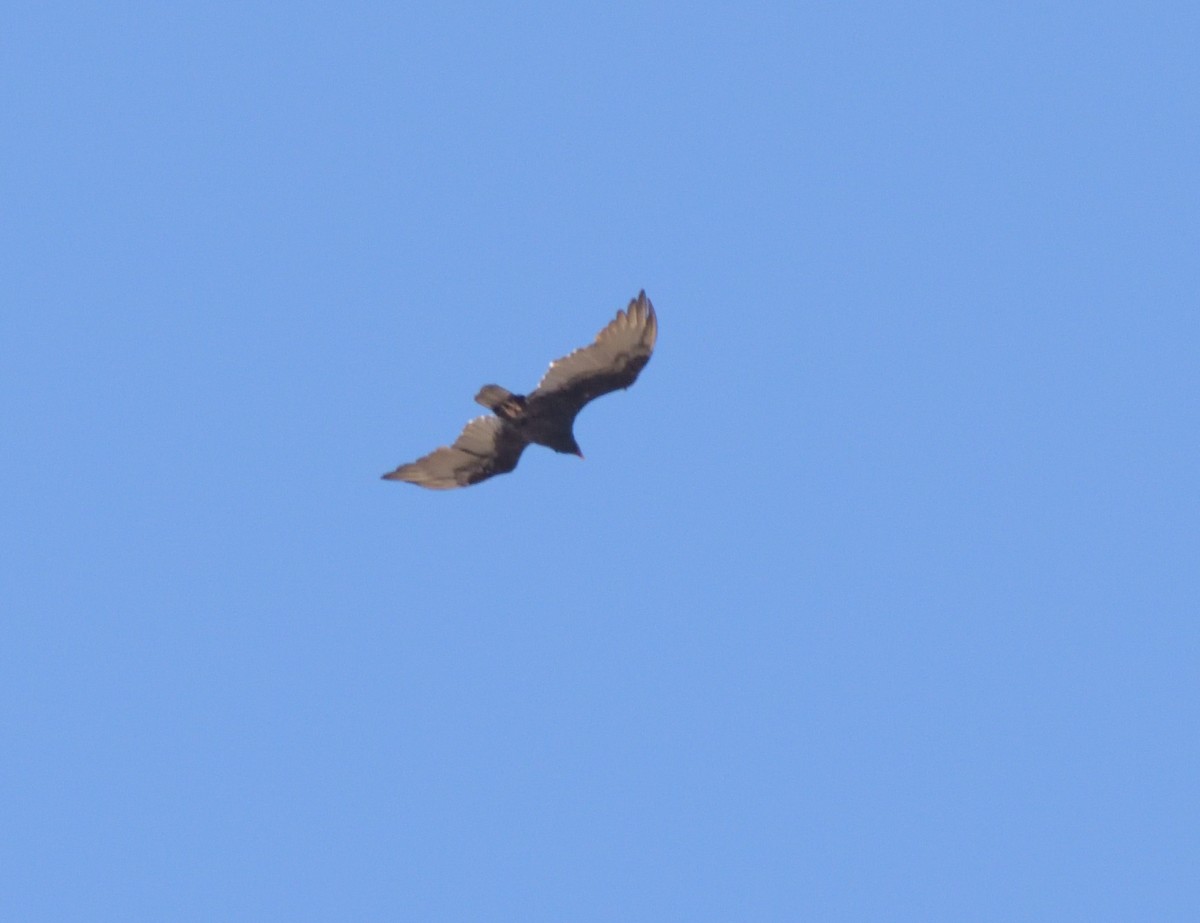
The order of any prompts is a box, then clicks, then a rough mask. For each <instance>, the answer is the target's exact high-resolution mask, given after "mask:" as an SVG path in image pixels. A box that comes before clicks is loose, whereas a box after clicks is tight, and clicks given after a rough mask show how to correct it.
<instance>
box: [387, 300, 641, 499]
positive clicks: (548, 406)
mask: <svg viewBox="0 0 1200 923" xmlns="http://www.w3.org/2000/svg"><path fill="white" fill-rule="evenodd" d="M657 338H658V318H657V317H656V316H655V314H654V305H652V304H651V303H650V299H649V298H647V297H646V293H645V292H640V293H639V294H638V296H637V298H635V299H633V300H632V301H631V302H629V307H627V308H626V309H625V310H624V311H618V312H617V316H616V318H614V319H613V321H612V322H611V323H609V325H608V326H607V327H605V328H604V329H603V330H601V331H600V333H599V334H598V335H597V336H596V342H594V343H592V344H591V345H590V346H585V347H583V348H582V349H577V350H575V352H573V353H571V354H570V355H569V356H565V357H564V358H562V359H559V360H557V361H556V362H551V363H550V368H549V369H548V370H547V371H546V374H545V375H544V376H542V380H541V381H540V382H538V386H537V387H536V388H535V389H534V390H533V391H532V392H531V393H529V394H513V393H512V392H511V391H508V390H507V389H505V388H502V387H500V386H499V385H484V386H483V387H482V388H481V389H480V390H479V393H478V394H476V395H475V400H476V402H477V403H480V404H482V405H483V406H484V407H486V408H488V409H489V410H490V411H492V416H482V417H476V418H475V419H474V420H472V421H471V422H470V423H468V424H467V426H466V428H465V429H464V430H463V431H462V434H461V435H460V436H459V437H458V439H456V440H455V441H454V444H453V445H448V446H442V447H441V448H439V449H435V450H434V451H433V452H430V453H429V454H428V455H426V456H425V457H424V458H418V459H417V460H416V461H415V462H411V463H409V464H407V465H401V466H400V467H399V468H397V469H396V470H395V471H392V472H390V473H388V474H385V475H384V476H383V477H384V480H388V481H408V482H409V483H410V484H419V485H420V486H421V487H429V488H432V489H435V490H446V489H449V488H451V487H466V486H467V485H469V484H478V483H479V482H480V481H486V480H487V479H488V478H490V477H493V476H494V475H497V474H507V473H508V472H509V471H512V470H513V469H514V468H515V467H517V462H518V461H519V460H520V458H521V453H522V452H523V451H525V446H527V445H529V444H530V443H531V442H533V443H537V444H538V445H544V446H546V447H547V448H551V449H553V450H554V451H555V452H563V453H566V454H570V455H578V456H579V457H580V458H583V452H581V451H580V450H579V443H577V442H576V441H575V433H574V427H575V417H576V416H577V415H578V414H579V411H581V410H582V409H583V408H584V406H585V405H586V404H587V403H588V402H589V401H591V400H593V399H594V398H597V397H600V395H602V394H608V393H609V392H610V391H616V390H617V389H618V388H628V387H629V386H630V385H631V384H633V383H634V382H635V381H637V377H638V373H639V372H641V370H642V369H643V368H645V365H646V363H647V362H649V361H650V354H651V353H652V352H653V351H654V341H655V340H656V339H657Z"/></svg>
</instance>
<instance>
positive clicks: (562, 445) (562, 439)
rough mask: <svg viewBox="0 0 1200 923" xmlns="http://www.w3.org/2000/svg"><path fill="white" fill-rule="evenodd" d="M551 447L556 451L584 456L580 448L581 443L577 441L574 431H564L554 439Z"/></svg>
mask: <svg viewBox="0 0 1200 923" xmlns="http://www.w3.org/2000/svg"><path fill="white" fill-rule="evenodd" d="M550 448H552V449H553V450H554V451H555V452H562V453H563V454H564V455H578V456H579V457H580V458H583V451H582V450H581V449H580V448H579V443H578V442H576V441H575V434H574V433H563V434H562V435H561V436H559V437H557V438H556V439H555V440H554V442H553V443H552V444H551V445H550Z"/></svg>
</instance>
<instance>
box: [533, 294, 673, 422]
mask: <svg viewBox="0 0 1200 923" xmlns="http://www.w3.org/2000/svg"><path fill="white" fill-rule="evenodd" d="M657 338H658V318H657V317H656V316H655V314H654V305H652V304H651V303H650V299H649V298H647V297H646V293H645V292H641V293H640V294H639V295H638V296H637V298H635V299H634V300H633V301H631V302H629V307H628V308H626V309H625V310H624V311H618V312H617V316H616V318H615V319H614V320H613V321H612V323H610V324H609V325H608V326H607V327H605V328H604V329H603V330H601V331H600V333H599V335H598V336H597V337H596V342H594V343H593V344H592V345H591V346H585V347H584V348H583V349H577V350H575V352H573V353H571V354H570V355H569V356H566V357H564V358H562V359H559V360H558V361H557V362H552V363H550V369H549V370H548V371H547V372H546V374H545V375H544V376H543V378H542V380H541V381H540V382H538V386H537V389H536V390H535V391H534V392H533V393H532V394H531V395H529V401H530V403H534V402H537V403H543V404H545V403H554V404H556V405H561V406H562V407H563V408H564V409H567V410H569V411H570V412H571V413H572V414H574V413H578V412H579V410H580V409H581V408H582V407H583V405H584V404H586V403H587V402H588V401H590V400H592V399H593V398H597V397H599V396H600V395H602V394H608V393H609V392H610V391H616V390H617V389H619V388H628V387H629V386H630V385H631V384H633V383H634V382H635V381H637V377H638V373H639V372H641V370H642V369H643V368H644V367H645V365H646V363H647V362H649V361H650V354H651V353H652V352H653V351H654V341H655V340H656V339H657Z"/></svg>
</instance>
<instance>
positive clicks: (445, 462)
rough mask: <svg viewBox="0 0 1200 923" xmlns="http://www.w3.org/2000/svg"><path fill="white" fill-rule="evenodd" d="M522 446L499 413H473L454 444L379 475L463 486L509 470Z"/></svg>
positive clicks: (445, 486) (427, 484)
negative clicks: (478, 415)
mask: <svg viewBox="0 0 1200 923" xmlns="http://www.w3.org/2000/svg"><path fill="white" fill-rule="evenodd" d="M525 446H526V442H525V440H524V439H523V438H522V437H521V434H520V433H519V432H518V431H517V429H516V427H514V426H512V425H511V424H509V423H506V422H505V421H503V420H501V419H500V418H499V417H476V418H475V419H474V420H472V421H471V422H470V423H468V424H467V425H466V428H465V429H464V430H463V431H462V434H461V435H460V436H459V437H458V438H457V439H456V440H454V445H444V446H442V447H441V448H439V449H435V450H434V451H432V452H430V453H429V454H428V455H426V456H425V457H424V458H418V459H417V460H416V461H415V462H412V463H410V464H407V465H401V466H400V467H399V468H397V469H396V470H395V471H392V472H390V473H389V474H385V475H384V476H383V477H384V480H387V481H408V482H409V483H410V484H419V485H420V486H421V487H429V488H431V489H433V490H448V489H449V488H451V487H466V486H467V485H468V484H478V483H479V482H480V481H485V480H487V479H488V478H490V477H492V476H494V475H497V474H507V473H508V472H509V471H512V470H513V468H515V467H517V462H518V461H519V460H520V458H521V452H523V451H524V450H525Z"/></svg>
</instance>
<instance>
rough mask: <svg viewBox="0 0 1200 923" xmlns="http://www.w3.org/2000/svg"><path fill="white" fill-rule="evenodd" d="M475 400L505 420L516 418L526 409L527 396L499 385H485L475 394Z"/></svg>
mask: <svg viewBox="0 0 1200 923" xmlns="http://www.w3.org/2000/svg"><path fill="white" fill-rule="evenodd" d="M475 401H476V402H477V403H479V404H482V405H483V406H484V407H486V408H487V409H488V410H490V411H492V412H493V413H495V414H496V416H498V417H500V418H501V419H503V420H515V419H516V418H517V417H519V416H520V415H521V412H522V411H523V410H524V409H525V398H524V397H523V396H522V395H520V394H513V393H512V392H511V391H508V390H506V389H504V388H501V387H500V386H499V385H484V386H483V387H482V388H480V389H479V393H478V394H476V395H475Z"/></svg>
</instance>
